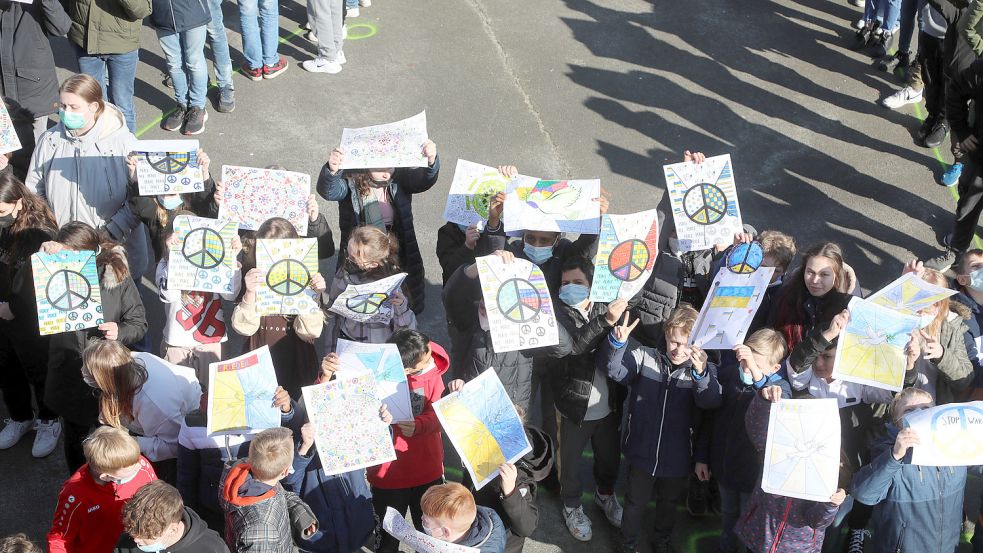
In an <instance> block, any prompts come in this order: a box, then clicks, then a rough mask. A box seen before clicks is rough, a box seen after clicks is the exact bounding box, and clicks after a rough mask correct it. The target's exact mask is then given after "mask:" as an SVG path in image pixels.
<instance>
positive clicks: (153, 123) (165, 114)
mask: <svg viewBox="0 0 983 553" xmlns="http://www.w3.org/2000/svg"><path fill="white" fill-rule="evenodd" d="M306 30H307V29H305V28H303V27H298V28H297V29H296V30H294V31H292V32H290V33H289V34H287V35H285V36H282V37H280V44H284V43H286V42H287V41H288V40H290V39H292V38H294V37H295V36H297V35H299V34H301V33H303V32H304V31H306ZM233 73H238V74H240V75H241V74H242V69H241V68H240V69H236V70H235V71H233ZM217 86H218V85H216V84H211V83H209V85H208V90H211V89H213V88H216V87H217ZM175 111H177V108H171V109H169V110H167V111H165V112H163V113H161V114H160V116H158V117H157V118H156V119H154V120H153V121H151V122H149V123H147V124H146V125H144V126H143V127H141V128H139V129H137V132H135V133H134V134H135V135H136V137H137V138H140V137H141V136H143V135H144V134H146V133H147V132H149V131H150V129H153V128H154V127H157V126H159V125H160V123H161V121H163V120H164V119H165V118H167V117H168V116H170V115H171V114H172V113H174V112H175Z"/></svg>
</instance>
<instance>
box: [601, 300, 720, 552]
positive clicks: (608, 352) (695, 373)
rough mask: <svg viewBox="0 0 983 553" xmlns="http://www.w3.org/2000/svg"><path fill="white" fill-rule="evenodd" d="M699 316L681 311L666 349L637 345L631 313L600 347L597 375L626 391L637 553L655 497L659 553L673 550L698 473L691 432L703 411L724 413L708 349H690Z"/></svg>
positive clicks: (629, 505)
mask: <svg viewBox="0 0 983 553" xmlns="http://www.w3.org/2000/svg"><path fill="white" fill-rule="evenodd" d="M697 316H699V313H697V311H696V310H695V309H693V308H692V307H690V306H689V305H687V304H681V305H679V306H678V307H677V308H676V309H675V310H674V311H673V312H672V315H670V316H669V319H668V320H667V321H666V322H665V323H664V324H663V329H664V332H665V345H664V346H663V348H664V349H657V348H651V347H647V346H643V345H640V344H636V343H633V346H632V347H631V348H630V350H629V348H627V347H626V346H627V345H628V337H629V335H630V334H631V331H632V330H634V329H635V327H636V326H638V323H639V321H638V320H637V319H636V320H635V321H631V320H630V314H629V313H628V312H627V311H626V312H625V316H624V318H623V319H622V321H621V323H620V324H618V325H617V326H615V327H614V328H613V329H612V331H611V333H610V334H609V335H608V339H607V340H602V341H601V345H600V347H599V348H598V350H597V355H596V362H597V366H598V368H600V369H602V370H604V371H605V372H606V373H607V375H608V376H609V377H610V378H611V379H612V380H614V381H615V382H618V383H619V384H622V385H625V386H628V387H629V388H630V389H631V395H630V396H629V399H628V406H629V407H628V428H627V429H626V430H625V432H626V437H625V441H624V446H623V448H622V452H623V454H624V458H625V461H626V462H627V463H628V492H627V494H626V495H625V507H624V514H623V515H622V519H621V544H620V545H621V547H622V548H623V550H624V551H634V550H635V547H636V546H637V545H638V542H639V539H640V538H641V534H642V520H643V519H644V517H645V510H646V508H647V507H648V503H649V498H650V497H651V496H652V491H653V488H654V489H655V497H656V499H655V501H656V519H655V535H654V536H652V542H653V546H654V549H655V550H656V551H667V550H670V549H671V545H670V544H671V541H672V530H673V527H674V526H675V519H676V506H677V504H678V503H679V501H680V500H681V499H682V497H683V494H684V493H685V491H686V483H687V478H688V476H689V473H690V470H692V466H693V462H692V454H691V452H692V450H693V440H692V438H691V433H692V427H693V424H694V422H695V420H694V419H695V418H696V416H697V412H698V410H701V409H714V408H716V407H718V406H720V401H721V395H720V383H719V382H718V381H717V367H716V366H715V365H714V364H713V363H710V362H709V361H708V359H707V354H706V352H705V351H703V350H702V349H700V348H698V347H695V346H690V345H689V343H688V340H689V335H690V332H692V330H693V325H694V324H695V323H696V318H697Z"/></svg>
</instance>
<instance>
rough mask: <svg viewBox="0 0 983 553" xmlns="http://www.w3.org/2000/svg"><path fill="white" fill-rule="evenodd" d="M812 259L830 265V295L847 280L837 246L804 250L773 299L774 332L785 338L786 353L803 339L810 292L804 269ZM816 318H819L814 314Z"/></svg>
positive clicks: (826, 243)
mask: <svg viewBox="0 0 983 553" xmlns="http://www.w3.org/2000/svg"><path fill="white" fill-rule="evenodd" d="M813 257H825V258H826V259H828V260H830V261H831V262H832V264H833V272H834V274H835V279H834V280H833V288H832V289H831V290H830V292H835V291H837V290H839V287H840V285H841V284H842V283H843V282H844V281H845V280H846V272H845V267H846V265H845V264H844V263H843V250H841V249H840V246H839V245H838V244H835V243H833V242H821V243H819V244H816V245H814V246H812V247H811V248H809V249H808V250H806V252H805V253H803V254H802V260H801V261H800V262H799V266H798V268H796V269H795V272H793V273H792V275H791V276H790V277H789V279H788V284H787V285H785V286H783V287H782V289H781V290H780V291H779V294H778V297H777V298H776V302H775V306H776V311H775V325H774V328H775V330H777V331H779V332H781V333H782V335H783V336H785V341H786V342H787V343H788V348H789V351H791V350H792V348H794V347H795V345H796V344H798V343H799V342H801V341H802V338H803V337H804V336H805V333H806V330H807V329H806V328H805V323H806V318H807V315H806V311H805V302H806V300H807V299H808V298H809V290H808V289H807V288H806V283H805V269H806V265H807V264H808V263H809V260H810V259H812V258H813ZM817 316H818V314H817Z"/></svg>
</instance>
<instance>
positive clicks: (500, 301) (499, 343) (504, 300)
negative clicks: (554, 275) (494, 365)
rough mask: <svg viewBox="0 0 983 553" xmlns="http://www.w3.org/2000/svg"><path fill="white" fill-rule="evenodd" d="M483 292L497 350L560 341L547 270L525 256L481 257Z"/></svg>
mask: <svg viewBox="0 0 983 553" xmlns="http://www.w3.org/2000/svg"><path fill="white" fill-rule="evenodd" d="M477 264H478V279H479V280H480V281H481V296H482V298H483V299H484V301H485V310H486V311H487V313H488V326H489V329H490V330H491V338H492V345H493V346H494V347H495V352H496V353H505V352H507V351H518V350H522V349H532V348H541V347H546V346H554V345H556V344H558V343H560V332H559V330H558V329H557V327H556V315H555V312H554V311H553V300H552V299H550V290H549V288H547V286H546V278H545V277H544V276H543V271H542V270H541V269H540V268H539V267H538V266H536V265H534V264H532V263H530V262H528V261H526V260H525V259H513V260H512V262H511V263H504V262H503V261H502V258H500V257H498V256H497V255H486V256H484V257H479V258H478V259H477Z"/></svg>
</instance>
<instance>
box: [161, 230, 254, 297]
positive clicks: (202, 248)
mask: <svg viewBox="0 0 983 553" xmlns="http://www.w3.org/2000/svg"><path fill="white" fill-rule="evenodd" d="M238 231H239V226H238V225H236V224H235V223H234V222H231V221H219V220H217V219H206V218H204V217H193V216H191V215H178V216H177V217H175V218H174V235H175V236H177V238H178V243H177V245H176V246H175V247H174V248H171V251H170V255H169V256H168V262H167V287H168V288H169V289H171V290H198V291H201V292H215V293H217V294H231V293H232V291H233V290H234V289H235V283H233V282H232V280H233V277H234V276H235V274H236V258H235V256H234V255H232V241H233V240H234V239H235V237H236V235H237V234H238Z"/></svg>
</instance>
